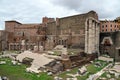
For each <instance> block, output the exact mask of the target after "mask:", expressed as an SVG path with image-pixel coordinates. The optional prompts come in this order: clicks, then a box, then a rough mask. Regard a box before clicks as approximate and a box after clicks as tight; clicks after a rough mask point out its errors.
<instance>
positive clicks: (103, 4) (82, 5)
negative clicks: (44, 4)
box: [52, 0, 120, 19]
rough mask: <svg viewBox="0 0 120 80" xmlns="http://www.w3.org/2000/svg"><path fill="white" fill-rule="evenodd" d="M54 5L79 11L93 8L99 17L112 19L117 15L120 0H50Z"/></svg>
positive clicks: (119, 9)
mask: <svg viewBox="0 0 120 80" xmlns="http://www.w3.org/2000/svg"><path fill="white" fill-rule="evenodd" d="M52 2H53V4H54V5H58V6H61V7H64V8H67V9H69V10H75V11H77V12H79V13H81V12H88V11H90V10H95V11H96V12H97V13H98V14H99V17H100V19H104V18H108V19H113V18H115V17H116V16H119V11H120V7H119V3H120V0H114V1H110V0H52Z"/></svg>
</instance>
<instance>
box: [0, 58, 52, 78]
mask: <svg viewBox="0 0 120 80" xmlns="http://www.w3.org/2000/svg"><path fill="white" fill-rule="evenodd" d="M3 60H5V61H6V62H7V64H3V65H0V75H1V76H7V77H8V78H9V79H10V80H53V77H52V76H48V75H47V73H40V74H34V73H27V72H25V69H26V66H25V65H20V66H18V65H15V66H14V65H12V63H11V62H10V61H11V60H10V59H8V58H6V59H1V61H3ZM37 75H39V77H38V76H37Z"/></svg>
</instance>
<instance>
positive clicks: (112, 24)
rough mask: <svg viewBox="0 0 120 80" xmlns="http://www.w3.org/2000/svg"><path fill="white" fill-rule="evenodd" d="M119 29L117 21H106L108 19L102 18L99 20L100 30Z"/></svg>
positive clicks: (102, 31) (111, 30)
mask: <svg viewBox="0 0 120 80" xmlns="http://www.w3.org/2000/svg"><path fill="white" fill-rule="evenodd" d="M116 31H119V23H118V21H115V20H113V21H108V20H103V21H100V32H101V33H104V32H116Z"/></svg>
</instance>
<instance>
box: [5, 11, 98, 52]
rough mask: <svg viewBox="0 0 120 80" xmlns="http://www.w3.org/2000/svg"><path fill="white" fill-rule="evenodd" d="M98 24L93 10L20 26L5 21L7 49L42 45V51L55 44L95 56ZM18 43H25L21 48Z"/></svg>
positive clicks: (13, 22)
mask: <svg viewBox="0 0 120 80" xmlns="http://www.w3.org/2000/svg"><path fill="white" fill-rule="evenodd" d="M99 27H100V25H99V21H98V15H97V13H96V12H94V11H90V12H88V13H84V14H79V15H73V16H68V17H63V18H56V20H55V19H54V18H47V17H44V18H43V21H42V23H40V24H22V23H20V22H17V21H14V20H13V21H5V31H6V32H8V33H9V34H8V36H7V42H8V47H7V48H8V49H9V50H21V49H24V50H25V49H33V47H34V46H40V45H41V46H43V47H44V49H45V50H48V49H53V48H54V47H55V46H56V45H64V46H65V47H68V48H79V49H80V51H81V52H85V53H89V54H91V53H99ZM22 41H23V42H25V44H24V46H22V45H21V44H22Z"/></svg>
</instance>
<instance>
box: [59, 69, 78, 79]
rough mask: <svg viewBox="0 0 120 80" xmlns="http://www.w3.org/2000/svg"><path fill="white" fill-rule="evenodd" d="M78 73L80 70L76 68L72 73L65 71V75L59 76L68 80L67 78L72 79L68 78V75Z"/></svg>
mask: <svg viewBox="0 0 120 80" xmlns="http://www.w3.org/2000/svg"><path fill="white" fill-rule="evenodd" d="M77 71H78V68H74V69H72V70H70V71H64V72H63V73H61V74H60V75H59V77H62V78H63V79H66V78H71V76H68V75H67V74H76V73H77Z"/></svg>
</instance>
